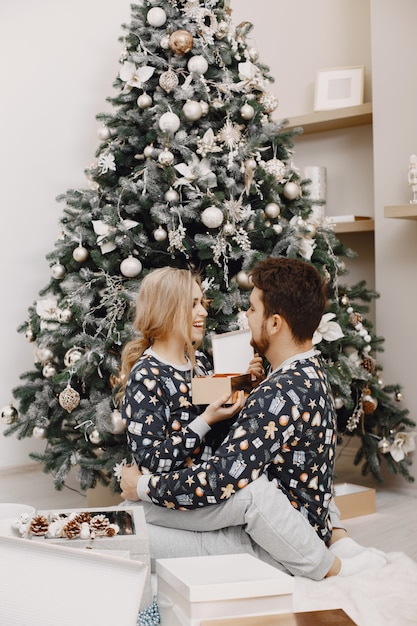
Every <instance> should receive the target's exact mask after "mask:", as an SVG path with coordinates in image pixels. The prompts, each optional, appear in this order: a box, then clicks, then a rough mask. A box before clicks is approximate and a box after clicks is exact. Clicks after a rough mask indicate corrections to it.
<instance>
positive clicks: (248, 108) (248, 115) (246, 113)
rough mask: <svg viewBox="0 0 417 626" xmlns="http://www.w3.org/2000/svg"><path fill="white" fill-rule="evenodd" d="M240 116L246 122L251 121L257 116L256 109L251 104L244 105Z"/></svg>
mask: <svg viewBox="0 0 417 626" xmlns="http://www.w3.org/2000/svg"><path fill="white" fill-rule="evenodd" d="M240 114H241V116H242V117H243V119H244V120H251V119H252V118H253V116H254V115H255V109H254V108H253V106H252V105H250V104H244V105H243V106H242V107H241V109H240Z"/></svg>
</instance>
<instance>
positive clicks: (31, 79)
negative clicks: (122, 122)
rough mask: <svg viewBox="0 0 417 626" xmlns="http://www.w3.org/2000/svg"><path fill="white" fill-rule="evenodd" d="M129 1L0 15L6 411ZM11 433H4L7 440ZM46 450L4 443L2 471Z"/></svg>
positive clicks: (3, 8)
mask: <svg viewBox="0 0 417 626" xmlns="http://www.w3.org/2000/svg"><path fill="white" fill-rule="evenodd" d="M129 16H130V3H129V2H128V0H119V1H118V2H114V1H111V0H88V1H87V2H86V1H85V0H72V2H62V1H59V0H37V1H36V2H33V0H22V1H21V2H15V0H2V2H1V5H0V75H1V80H2V87H1V97H0V138H1V144H0V181H1V182H0V184H1V195H0V198H1V199H0V202H1V216H2V222H3V228H2V232H3V235H2V238H1V245H0V281H1V294H2V302H1V306H0V346H1V359H0V406H4V405H7V404H8V403H9V402H10V401H11V400H12V396H11V389H12V388H13V387H14V386H16V385H17V384H18V383H19V375H20V374H21V373H22V372H24V371H27V370H30V369H32V365H33V360H32V348H31V346H30V344H27V343H26V342H25V339H24V338H23V336H22V335H20V334H18V333H17V332H16V329H17V327H18V325H20V324H21V323H22V322H23V321H25V319H26V316H27V309H28V306H29V305H31V304H32V302H33V301H34V300H35V299H36V298H37V296H38V292H39V290H40V289H41V288H43V287H44V286H45V285H46V284H47V283H48V282H49V276H50V275H49V265H48V263H47V261H46V259H45V256H46V254H48V253H49V252H52V251H53V249H54V242H55V240H56V239H57V238H58V236H59V234H60V233H59V227H58V220H59V217H60V215H61V211H62V205H61V204H58V203H56V201H55V197H56V196H57V195H58V194H61V193H63V192H65V191H66V190H67V189H68V188H69V187H75V188H79V187H81V186H83V185H84V181H85V179H84V175H83V172H84V168H85V167H86V166H87V165H88V164H89V163H90V162H91V161H92V160H93V158H94V152H95V149H96V147H97V145H98V140H97V128H98V124H97V122H96V120H95V115H96V114H97V113H98V112H100V111H103V110H106V109H107V108H108V106H109V105H108V103H106V102H105V99H106V97H107V96H109V95H110V94H111V92H112V83H113V79H114V78H115V76H116V74H117V72H118V68H119V66H118V59H119V54H120V51H121V49H122V45H121V43H120V42H119V41H118V38H119V37H120V35H121V34H122V29H121V24H122V23H124V22H127V21H129ZM3 430H4V425H2V424H0V433H2V432H3ZM42 447H43V446H42V445H41V444H40V442H38V441H36V440H34V439H33V438H32V439H27V440H24V441H18V440H17V439H16V438H15V437H7V438H4V437H2V436H0V467H9V466H14V465H21V464H25V463H27V462H30V460H29V459H28V458H27V453H28V451H32V450H41V449H42Z"/></svg>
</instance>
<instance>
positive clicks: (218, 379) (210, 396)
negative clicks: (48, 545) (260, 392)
mask: <svg viewBox="0 0 417 626" xmlns="http://www.w3.org/2000/svg"><path fill="white" fill-rule="evenodd" d="M250 339H251V332H250V330H249V329H244V330H233V331H230V332H228V333H222V334H220V335H216V334H213V335H212V336H211V341H212V347H213V366H214V376H204V377H195V378H193V379H192V383H191V393H192V398H193V404H210V403H211V402H214V400H217V399H218V398H220V397H221V396H223V395H226V394H227V393H228V394H235V392H237V391H239V390H243V391H245V392H246V393H249V392H250V391H251V390H252V379H251V376H250V374H242V372H246V370H247V369H248V367H249V363H250V361H251V360H252V358H253V348H252V346H251V345H250ZM233 398H234V395H233ZM233 401H234V400H233V399H232V400H231V402H233Z"/></svg>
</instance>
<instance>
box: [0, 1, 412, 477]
mask: <svg viewBox="0 0 417 626" xmlns="http://www.w3.org/2000/svg"><path fill="white" fill-rule="evenodd" d="M392 4H393V3H391V2H390V0H372V17H373V19H375V22H376V24H375V25H373V35H374V42H373V50H372V53H373V55H374V57H375V56H376V59H374V62H375V63H376V69H377V72H378V76H377V81H378V82H377V99H376V98H375V94H374V97H373V100H374V110H375V118H376V120H375V121H376V125H375V128H376V132H377V133H378V137H379V136H380V137H381V142H382V143H381V144H380V143H378V142H377V167H378V172H377V179H378V184H377V185H376V188H375V198H376V207H377V209H376V210H377V216H376V219H377V220H378V224H377V228H378V229H379V228H380V227H381V231H380V232H379V230H378V233H377V236H376V237H377V243H378V250H377V262H378V268H377V276H378V285H377V288H378V290H379V291H380V292H381V293H382V298H381V301H380V305H379V307H380V308H379V310H378V329H377V330H378V332H379V333H380V334H382V335H383V336H385V337H386V338H387V345H386V354H385V356H384V364H385V366H386V378H387V380H388V379H389V380H390V381H395V382H405V389H404V396H405V401H406V402H405V403H406V404H407V405H408V406H410V405H413V404H414V406H415V405H416V400H417V397H416V395H417V387H416V385H415V382H414V381H415V367H414V369H413V368H412V367H411V365H412V363H413V362H414V359H413V358H412V356H411V357H410V358H409V359H407V355H406V354H405V350H404V348H403V346H404V345H407V346H408V345H410V346H412V347H413V348H414V349H415V347H416V345H415V344H416V334H417V329H413V325H412V317H413V310H415V304H416V302H415V300H416V294H415V290H413V288H412V286H413V285H414V284H415V279H414V276H413V275H412V272H413V263H415V244H416V235H417V233H416V232H415V231H416V228H417V224H414V223H411V222H404V223H393V220H383V218H382V217H381V212H382V205H383V204H384V203H385V204H389V203H396V202H401V201H404V202H407V201H408V198H409V194H408V189H407V186H406V184H405V183H404V182H403V181H404V180H405V176H406V169H407V161H408V156H409V154H411V152H416V151H417V145H416V142H417V132H416V131H417V128H416V124H417V115H416V114H415V113H414V112H415V111H417V102H416V100H417V97H416V95H415V90H416V88H417V87H416V84H417V83H416V81H415V76H416V75H417V72H416V56H417V55H415V44H414V39H413V27H414V25H415V24H416V23H417V21H416V19H415V18H416V17H417V16H416V10H417V5H416V4H415V0H399V1H398V2H397V3H394V5H393V6H392ZM400 5H401V10H400ZM232 6H233V19H234V22H235V23H236V24H237V23H240V22H242V21H245V20H247V21H251V22H253V23H254V25H255V28H254V30H253V34H252V38H253V43H254V45H255V46H256V47H257V48H258V50H259V52H260V59H261V60H262V61H263V62H265V63H266V64H267V65H269V66H270V67H271V72H272V74H273V76H274V77H275V79H276V80H275V84H274V91H275V93H276V95H277V96H278V98H279V100H280V107H279V109H278V115H279V116H280V117H288V116H293V115H300V114H304V113H308V112H311V111H312V109H313V93H314V81H315V76H316V71H317V70H318V69H323V68H328V67H341V66H347V65H365V68H366V83H365V84H366V89H365V100H371V99H372V98H371V96H372V94H371V79H370V77H371V46H370V38H369V33H370V23H369V2H368V0H314V2H311V0H232ZM129 14H130V2H129V1H128V0H118V2H114V0H88V1H87V2H86V1H85V0H73V1H72V2H71V3H64V2H59V0H58V1H57V0H37V1H36V2H33V0H21V2H19V3H16V2H15V0H2V3H1V7H0V65H1V76H2V95H1V99H0V130H1V134H0V137H1V149H0V177H1V190H2V192H1V202H2V217H3V220H5V222H6V227H5V228H3V239H2V245H1V246H0V268H1V269H0V277H1V292H2V306H1V307H0V333H1V335H0V345H1V348H2V359H1V360H0V406H3V405H5V404H7V403H8V402H9V401H10V400H11V389H12V387H14V386H15V385H16V384H18V381H19V374H20V373H21V372H23V371H25V370H28V369H31V367H32V352H31V346H30V344H27V343H26V342H25V340H24V339H23V337H22V336H21V335H19V334H17V332H16V328H17V326H18V324H20V323H21V322H23V321H24V320H25V318H26V313H27V308H28V306H29V305H30V304H31V303H32V301H33V300H34V299H36V297H37V295H38V292H39V290H40V289H41V288H42V287H43V286H44V285H45V284H47V282H48V281H49V267H48V264H47V262H46V260H45V256H46V254H47V253H49V252H51V251H52V250H53V247H54V245H53V244H54V241H55V239H56V238H57V237H58V236H59V232H58V220H59V217H60V215H61V210H62V207H61V205H59V204H57V203H56V202H55V197H56V196H57V195H58V194H60V193H63V192H65V191H66V189H67V188H69V187H71V186H73V187H76V188H78V187H80V186H82V185H84V177H83V170H84V167H85V166H86V165H87V164H89V163H90V161H91V160H92V158H93V156H94V151H95V149H96V146H97V135H96V130H97V123H96V121H95V115H96V114H97V113H98V112H100V111H102V110H105V109H106V108H107V107H108V106H109V105H108V104H107V103H106V102H105V99H106V97H107V96H108V95H110V93H111V85H112V82H113V79H114V77H115V75H116V74H117V71H118V57H119V53H120V50H121V44H120V43H119V42H118V38H119V36H120V35H121V34H122V29H121V24H122V23H123V22H126V21H128V20H129ZM409 15H410V16H411V19H409ZM399 20H401V22H399ZM391 22H392V24H391ZM392 25H394V26H395V37H394V38H393V37H392ZM405 28H406V29H407V30H406V35H407V37H409V39H410V42H412V43H411V46H412V49H411V50H410V49H409V48H404V52H403V53H402V54H403V63H404V65H405V66H407V65H408V66H409V68H410V69H409V73H407V72H406V73H405V74H404V73H403V72H401V71H398V64H397V63H396V62H395V61H396V59H397V58H399V57H398V54H399V50H400V49H401V47H402V41H403V38H404V37H403V30H404V29H405ZM385 55H386V58H385ZM385 66H387V67H388V68H389V70H390V74H391V75H390V79H389V81H385V71H386V69H385ZM407 76H409V77H411V78H410V79H409V80H407ZM397 93H399V94H401V98H400V99H398V98H397V97H396V94H397ZM410 94H411V95H410ZM403 104H406V105H407V113H406V117H404V110H403V109H404V107H403ZM394 113H395V114H396V118H394ZM399 120H404V121H405V122H406V123H404V124H400V123H399ZM370 132H371V130H370V129H369V128H368V129H365V128H364V129H354V131H353V132H349V133H346V134H345V133H341V134H340V137H338V138H336V137H335V135H334V134H330V133H325V136H324V137H322V138H320V139H319V140H318V143H316V142H315V141H313V140H312V139H311V138H310V139H308V138H306V139H303V140H299V141H300V143H298V142H297V146H296V153H295V157H294V160H295V163H296V165H298V166H302V165H305V164H322V165H326V166H328V167H330V166H331V170H330V171H328V177H329V183H328V186H329V196H328V207H329V212H334V213H335V214H336V213H352V212H353V213H355V212H357V213H360V214H364V215H366V214H372V205H373V198H372V195H373V194H372V190H371V191H369V189H370V186H369V184H368V183H369V180H372V176H373V172H372V165H371V163H370V154H369V152H368V151H367V149H365V148H364V149H362V148H361V146H362V145H363V146H365V145H366V144H367V143H368V142H369V141H368V140H369V133H370ZM367 133H368V135H367ZM413 140H414V144H413ZM391 144H392V145H391ZM352 148H354V150H355V151H356V152H355V156H354V158H350V159H349V158H348V159H346V158H345V156H344V153H346V154H348V155H349V154H350V152H349V151H350V150H351V149H352ZM358 149H359V152H358ZM324 158H325V159H326V162H323V161H322V159H324ZM313 159H314V162H313ZM341 185H343V187H342V188H341ZM341 189H342V193H341ZM361 194H362V195H361ZM358 197H360V199H361V201H360V206H359V207H358V206H357V203H358ZM355 203H356V204H355ZM383 222H384V223H383ZM386 222H389V224H387V223H386ZM361 237H362V236H361ZM366 237H367V236H366V235H365V239H355V240H354V241H352V242H350V240H349V241H348V245H352V246H353V247H355V248H356V249H358V247H359V248H360V253H361V257H360V266H359V269H356V266H354V268H353V272H354V273H355V272H356V273H357V275H358V276H359V275H360V274H361V273H362V272H364V273H365V278H366V279H367V280H368V282H369V279H370V282H372V280H373V267H372V262H371V261H372V256H373V247H372V246H373V242H372V241H371V240H369V239H366ZM370 248H371V250H370ZM387 251H388V254H387ZM394 251H395V252H394ZM355 263H356V262H355ZM405 264H406V265H405ZM405 285H407V291H408V295H407V298H408V299H407V310H404V311H401V312H400V313H399V308H400V306H401V305H400V304H399V303H401V302H402V299H403V294H404V289H405ZM410 291H411V294H410V293H409V292H410ZM393 293H394V294H395V298H393V297H392V294H393ZM398 337H400V338H401V342H399V341H397V339H398ZM2 429H3V426H1V425H0V432H1V430H2ZM41 447H42V446H41V445H40V443H39V442H37V441H34V440H33V439H30V440H27V441H26V442H24V443H23V442H19V441H17V440H16V439H15V438H10V437H9V438H7V439H6V438H3V437H0V468H1V467H9V466H14V465H21V464H24V463H26V462H27V460H28V459H27V452H28V450H33V449H40V448H41Z"/></svg>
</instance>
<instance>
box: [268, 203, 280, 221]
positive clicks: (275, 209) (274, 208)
mask: <svg viewBox="0 0 417 626" xmlns="http://www.w3.org/2000/svg"><path fill="white" fill-rule="evenodd" d="M280 213H281V209H280V207H279V205H278V204H276V203H275V202H269V203H268V204H267V205H266V207H265V215H267V216H268V217H269V218H270V219H275V218H276V217H278V215H279V214H280Z"/></svg>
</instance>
